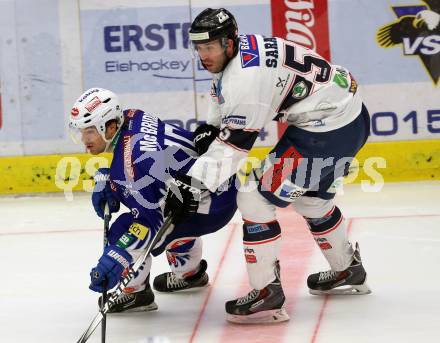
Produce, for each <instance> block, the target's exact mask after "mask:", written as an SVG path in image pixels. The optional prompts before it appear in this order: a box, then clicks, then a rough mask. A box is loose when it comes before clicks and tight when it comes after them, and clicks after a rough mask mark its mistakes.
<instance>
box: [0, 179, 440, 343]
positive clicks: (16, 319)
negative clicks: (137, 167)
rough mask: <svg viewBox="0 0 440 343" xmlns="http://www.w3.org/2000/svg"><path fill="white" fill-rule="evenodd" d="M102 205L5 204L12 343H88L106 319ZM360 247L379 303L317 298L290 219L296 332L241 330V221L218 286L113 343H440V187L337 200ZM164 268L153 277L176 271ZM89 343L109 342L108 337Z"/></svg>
mask: <svg viewBox="0 0 440 343" xmlns="http://www.w3.org/2000/svg"><path fill="white" fill-rule="evenodd" d="M89 197H90V195H87V194H75V196H74V200H73V201H71V202H68V201H66V200H65V199H64V197H62V196H40V197H17V198H14V197H4V198H0V268H1V277H0V342H2V343H3V342H4V343H6V342H8V343H9V342H13V343H18V342H20V343H21V342H45V343H48V342H76V340H77V339H78V338H79V336H80V335H81V333H82V332H83V330H84V329H85V328H86V327H87V325H88V324H89V322H90V320H91V319H92V317H93V316H94V315H95V314H96V312H97V294H96V293H93V292H91V291H89V289H88V282H89V275H88V273H89V270H90V268H91V267H92V266H94V265H95V264H96V261H97V259H98V257H99V256H100V252H101V251H102V221H101V220H100V219H99V218H97V217H96V216H95V215H94V212H93V209H92V207H91V204H90V200H89ZM337 202H338V204H339V205H340V208H341V209H342V211H343V213H344V215H345V217H347V218H348V219H349V221H350V222H351V224H350V227H351V229H350V238H351V239H352V240H353V241H356V240H357V241H359V242H360V246H361V254H362V258H363V260H364V265H365V268H366V269H367V272H368V274H369V276H368V278H369V284H370V286H371V288H372V290H373V293H372V294H371V295H365V296H339V297H317V296H312V295H309V294H308V292H307V288H306V284H305V280H306V277H307V275H308V274H309V273H311V272H316V271H318V270H320V269H322V268H327V267H326V263H325V261H324V259H323V257H322V256H321V254H320V252H319V251H318V249H317V248H316V247H315V246H314V242H313V240H312V238H311V237H310V236H309V233H307V232H306V227H305V225H304V223H303V222H302V221H301V219H300V218H299V217H298V216H297V215H296V214H294V213H293V212H290V210H282V211H280V212H279V214H280V216H279V217H280V222H281V225H282V227H283V236H284V237H285V239H284V240H283V253H282V254H281V266H282V278H283V287H284V289H285V293H286V297H287V302H286V307H287V310H288V312H289V315H290V317H291V320H290V321H289V322H288V323H284V324H277V325H272V326H265V327H261V326H259V327H256V326H237V325H232V324H228V323H227V322H226V321H225V319H224V302H225V301H227V300H230V299H232V298H233V297H236V296H240V295H244V292H245V291H247V290H248V288H247V280H246V270H245V263H244V259H243V254H242V249H241V224H240V222H239V217H238V216H236V218H235V219H234V223H232V224H230V225H228V227H227V228H225V229H223V230H221V231H219V232H217V233H215V234H212V235H209V236H205V238H204V248H205V253H204V256H205V259H206V260H207V261H208V265H209V267H208V273H209V275H210V284H211V286H210V287H208V288H205V289H203V290H201V291H198V292H186V293H182V294H156V302H157V303H158V305H159V311H156V312H150V313H137V314H123V315H112V316H110V317H109V318H108V322H107V343H112V342H124V343H125V342H126V343H146V342H163V343H165V342H253V343H256V342H347V343H353V342H437V341H438V340H439V338H438V337H439V336H438V325H439V323H440V183H439V182H420V183H400V184H388V185H385V188H384V189H383V190H382V191H381V192H379V193H365V192H362V191H361V190H360V187H359V186H350V187H346V188H345V192H344V195H343V196H340V197H338V198H337ZM167 270H168V265H167V263H166V259H165V256H159V257H158V258H156V259H154V261H153V268H152V275H153V277H154V276H155V275H157V274H159V273H161V272H164V271H167ZM89 342H100V330H99V328H98V329H97V331H96V332H95V333H94V335H93V336H92V337H91V339H90V340H89Z"/></svg>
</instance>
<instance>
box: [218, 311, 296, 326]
mask: <svg viewBox="0 0 440 343" xmlns="http://www.w3.org/2000/svg"><path fill="white" fill-rule="evenodd" d="M289 319H290V317H289V315H288V314H287V312H286V309H285V308H284V307H283V308H280V309H278V310H269V311H261V312H257V313H254V314H250V315H247V316H240V315H236V314H229V313H226V320H227V321H228V322H231V323H235V324H276V323H281V322H285V321H288V320H289Z"/></svg>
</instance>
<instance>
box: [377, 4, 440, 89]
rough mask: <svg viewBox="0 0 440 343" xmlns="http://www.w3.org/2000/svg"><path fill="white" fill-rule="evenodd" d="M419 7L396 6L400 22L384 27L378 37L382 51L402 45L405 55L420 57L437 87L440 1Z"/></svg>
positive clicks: (438, 76) (439, 77) (439, 67)
mask: <svg viewBox="0 0 440 343" xmlns="http://www.w3.org/2000/svg"><path fill="white" fill-rule="evenodd" d="M421 2H422V3H421V4H419V5H413V6H408V5H406V6H403V5H402V6H393V7H392V9H393V11H394V14H395V15H396V17H397V20H395V21H394V22H392V23H391V24H387V25H385V26H383V27H381V28H380V29H379V30H378V32H377V35H376V39H377V42H378V43H379V45H380V46H381V47H382V48H392V47H395V46H397V45H399V44H401V46H402V52H403V54H404V55H405V56H417V57H419V58H420V60H421V62H422V64H423V66H424V67H425V69H426V71H427V73H428V74H429V76H430V77H431V79H432V81H433V83H434V84H435V85H437V84H438V81H439V79H440V0H424V1H421Z"/></svg>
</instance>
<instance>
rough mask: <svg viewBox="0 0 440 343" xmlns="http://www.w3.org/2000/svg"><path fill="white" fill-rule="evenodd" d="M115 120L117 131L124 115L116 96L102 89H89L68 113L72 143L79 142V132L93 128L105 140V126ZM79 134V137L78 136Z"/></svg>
mask: <svg viewBox="0 0 440 343" xmlns="http://www.w3.org/2000/svg"><path fill="white" fill-rule="evenodd" d="M110 120H116V122H117V125H118V131H119V129H120V128H121V126H122V124H123V122H124V115H123V112H122V108H121V104H120V102H119V98H118V96H117V95H116V94H115V93H113V92H111V91H109V90H107V89H103V88H90V89H88V90H86V91H85V92H84V93H83V94H81V96H80V97H79V98H78V100H76V102H75V104H74V105H73V107H72V110H71V112H70V121H69V128H70V130H71V133H72V138H73V140H74V141H76V142H79V140H78V137H80V130H81V129H85V128H88V127H92V126H95V127H96V129H97V130H98V133H99V134H100V135H101V136H102V138H103V139H104V140H105V141H106V142H109V141H111V139H110V140H107V139H106V138H105V129H106V127H105V124H106V123H107V122H108V121H110ZM78 134H79V136H78Z"/></svg>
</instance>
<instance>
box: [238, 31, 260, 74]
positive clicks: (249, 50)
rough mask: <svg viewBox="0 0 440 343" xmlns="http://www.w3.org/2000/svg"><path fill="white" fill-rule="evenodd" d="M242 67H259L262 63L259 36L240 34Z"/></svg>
mask: <svg viewBox="0 0 440 343" xmlns="http://www.w3.org/2000/svg"><path fill="white" fill-rule="evenodd" d="M240 59H241V67H242V68H248V67H257V66H259V65H260V54H259V52H258V43H257V38H256V37H255V36H254V35H242V36H240Z"/></svg>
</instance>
